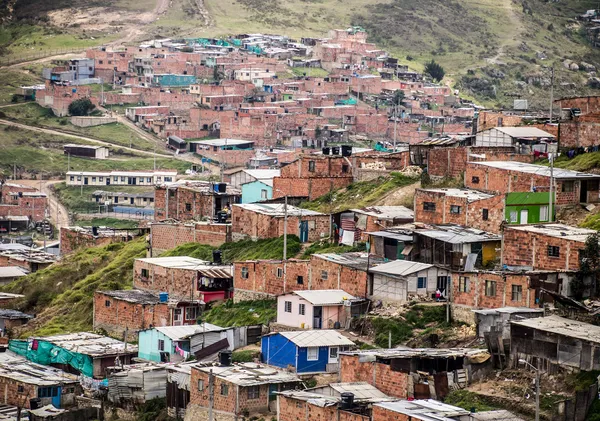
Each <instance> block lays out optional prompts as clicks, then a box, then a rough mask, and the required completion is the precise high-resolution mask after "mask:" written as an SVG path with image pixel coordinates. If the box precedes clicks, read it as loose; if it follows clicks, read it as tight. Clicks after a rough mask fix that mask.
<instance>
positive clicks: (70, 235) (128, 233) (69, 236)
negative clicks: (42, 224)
mask: <svg viewBox="0 0 600 421" xmlns="http://www.w3.org/2000/svg"><path fill="white" fill-rule="evenodd" d="M138 234H139V230H138V229H134V230H116V229H112V228H98V227H95V231H94V228H92V227H77V226H76V227H60V252H61V254H70V253H72V252H74V251H77V250H79V249H82V248H88V247H99V246H105V245H108V244H112V243H123V242H126V241H131V240H132V239H133V238H134V237H135V236H137V235H138Z"/></svg>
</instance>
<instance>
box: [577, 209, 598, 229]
mask: <svg viewBox="0 0 600 421" xmlns="http://www.w3.org/2000/svg"><path fill="white" fill-rule="evenodd" d="M579 226H580V227H581V228H589V229H593V230H596V231H600V214H598V213H595V214H592V215H588V216H586V217H585V219H584V220H583V222H582V223H580V224H579Z"/></svg>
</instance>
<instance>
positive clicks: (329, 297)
mask: <svg viewBox="0 0 600 421" xmlns="http://www.w3.org/2000/svg"><path fill="white" fill-rule="evenodd" d="M292 294H296V295H298V296H300V297H301V298H302V299H304V300H306V301H308V302H309V303H311V304H314V305H317V306H319V305H328V304H329V305H335V304H343V303H344V301H345V300H353V299H354V298H356V297H354V296H353V295H350V294H348V293H347V292H346V291H344V290H341V289H320V290H304V291H294V292H292Z"/></svg>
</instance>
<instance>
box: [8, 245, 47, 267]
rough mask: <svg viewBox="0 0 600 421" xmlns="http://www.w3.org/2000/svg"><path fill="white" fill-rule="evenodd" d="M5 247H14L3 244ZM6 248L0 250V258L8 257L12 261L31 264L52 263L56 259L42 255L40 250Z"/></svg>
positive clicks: (45, 254)
mask: <svg viewBox="0 0 600 421" xmlns="http://www.w3.org/2000/svg"><path fill="white" fill-rule="evenodd" d="M4 245H6V246H14V244H4ZM24 247H25V248H21V247H7V248H4V249H3V248H0V256H4V257H9V258H11V259H13V260H18V261H22V262H31V263H54V262H56V260H58V257H57V256H55V255H54V254H50V253H44V252H43V251H40V250H35V249H32V248H30V247H27V246H24Z"/></svg>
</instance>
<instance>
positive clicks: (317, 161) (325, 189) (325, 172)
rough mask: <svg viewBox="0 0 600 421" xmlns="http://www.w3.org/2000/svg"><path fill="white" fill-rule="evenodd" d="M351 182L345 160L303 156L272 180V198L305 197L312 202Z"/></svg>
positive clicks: (349, 170) (347, 163)
mask: <svg viewBox="0 0 600 421" xmlns="http://www.w3.org/2000/svg"><path fill="white" fill-rule="evenodd" d="M353 180H354V178H353V176H352V162H351V160H350V159H349V158H348V157H342V156H338V155H335V156H331V155H303V156H302V157H300V158H298V159H297V160H296V161H294V162H292V163H290V164H289V165H286V166H285V167H283V168H282V169H281V176H280V177H275V178H273V198H275V199H276V198H279V197H284V196H289V197H306V198H308V199H309V200H314V199H316V198H318V197H321V196H323V195H325V194H327V193H329V192H331V191H334V190H336V189H339V188H341V187H346V186H347V185H349V184H351V183H352V181H353Z"/></svg>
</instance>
